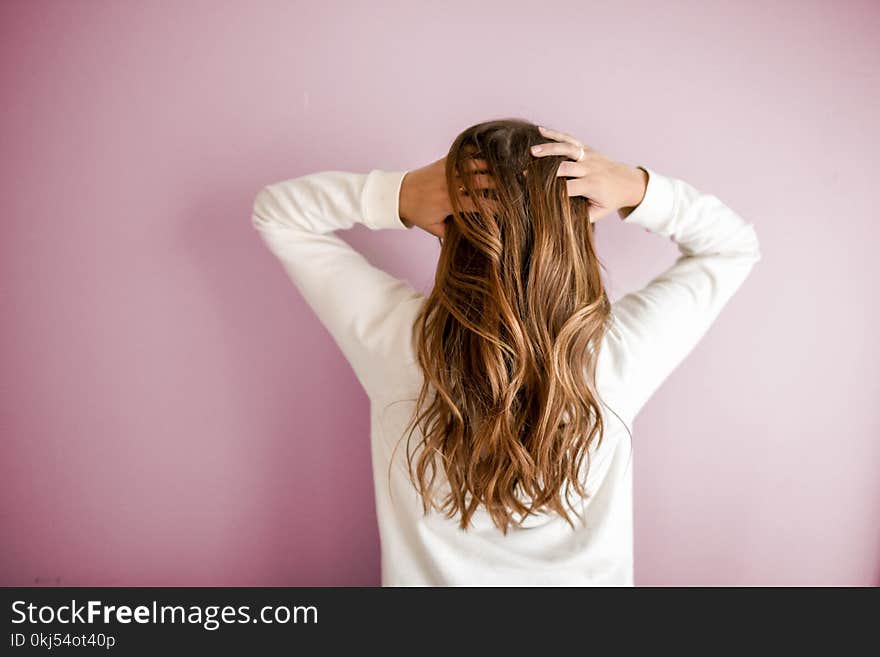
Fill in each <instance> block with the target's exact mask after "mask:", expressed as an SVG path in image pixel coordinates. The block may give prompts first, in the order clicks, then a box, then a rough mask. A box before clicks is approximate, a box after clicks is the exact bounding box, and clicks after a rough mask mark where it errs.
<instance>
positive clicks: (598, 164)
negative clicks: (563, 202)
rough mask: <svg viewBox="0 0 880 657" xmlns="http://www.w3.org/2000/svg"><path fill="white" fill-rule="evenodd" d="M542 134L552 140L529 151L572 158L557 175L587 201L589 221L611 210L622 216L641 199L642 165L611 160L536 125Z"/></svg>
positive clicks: (570, 192)
mask: <svg viewBox="0 0 880 657" xmlns="http://www.w3.org/2000/svg"><path fill="white" fill-rule="evenodd" d="M538 130H539V131H540V132H541V134H542V135H544V136H545V137H547V138H548V139H552V140H554V141H551V142H547V143H544V144H538V145H536V146H532V155H534V156H535V157H545V156H547V155H563V156H565V157H569V158H571V159H572V160H574V162H562V163H560V165H559V168H558V170H557V172H556V175H557V176H563V177H565V178H568V180H567V181H566V186H567V187H568V195H569V196H583V197H585V198H587V199H588V200H589V202H590V221H593V222H594V221H596V220H598V219H601V218H602V217H604V216H605V215H607V214H610V213H611V212H614V211H618V210H619V211H620V213H621V215H622V216H623V217H625V216H626V215H628V214H629V213H630V212H632V210H633V209H634V208H635V207H636V206H637V205H638V204H639V203H641V202H642V199H643V198H644V197H645V190H646V189H647V185H648V174H647V172H646V171H645V170H644V169H638V168H635V167H631V166H627V165H625V164H621V163H620V162H615V161H614V160H611V159H609V158H607V157H605V156H604V155H601V154H600V153H597V152H596V151H594V150H593V149H591V148H590V147H588V146H586V145H584V144H583V143H582V142H580V141H578V140H577V139H575V138H574V137H572V136H571V135H568V134H566V133H564V132H559V131H558V130H551V129H549V128H544V127H539V128H538Z"/></svg>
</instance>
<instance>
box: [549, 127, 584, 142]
mask: <svg viewBox="0 0 880 657" xmlns="http://www.w3.org/2000/svg"><path fill="white" fill-rule="evenodd" d="M538 131H539V132H540V133H541V134H542V135H544V136H545V137H549V138H550V139H555V140H556V141H563V142H567V143H569V144H574V145H575V146H578V147H580V146H583V143H581V141H580V140H578V139H576V138H575V137H572V136H571V135H570V134H568V133H567V132H561V131H559V130H553V129H551V128H545V127H544V126H542V125H539V126H538Z"/></svg>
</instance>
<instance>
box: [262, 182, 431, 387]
mask: <svg viewBox="0 0 880 657" xmlns="http://www.w3.org/2000/svg"><path fill="white" fill-rule="evenodd" d="M406 174H407V172H405V171H382V170H378V169H377V170H374V171H371V172H369V173H368V174H362V173H348V172H342V171H324V172H320V173H312V174H309V175H306V176H302V177H300V178H295V179H291V180H285V181H282V182H277V183H274V184H271V185H268V186H266V187H265V188H263V189H262V190H260V192H259V193H258V194H257V196H256V198H255V200H254V204H253V214H252V218H251V221H252V224H253V226H254V227H255V228H256V229H257V230H258V232H259V233H260V235H261V236H262V238H263V240H264V241H265V243H266V245H267V246H268V248H269V249H270V250H271V251H272V253H274V254H275V256H277V257H278V259H279V260H280V261H281V264H282V265H283V267H284V269H285V271H286V273H287V275H288V276H289V278H290V279H291V280H292V281H293V283H294V284H295V285H296V287H297V288H298V289H299V291H300V292H301V293H302V295H303V297H304V298H305V300H306V301H307V302H308V304H309V305H310V306H311V308H312V309H313V310H314V311H315V313H316V314H317V315H318V318H319V319H320V320H321V322H322V323H323V324H324V326H325V327H326V328H327V330H328V331H329V332H330V334H331V335H332V336H333V338H334V340H335V341H336V343H337V345H339V347H340V349H341V350H342V352H343V354H344V355H345V357H346V358H347V359H348V361H349V363H350V364H351V367H352V369H353V370H354V372H355V374H356V376H357V377H358V380H359V381H360V382H361V384H362V385H363V387H364V389H365V390H366V391H367V394H369V395H371V396H372V395H373V393H375V392H376V391H379V390H382V389H383V387H385V388H387V387H388V386H389V385H391V384H393V381H390V380H389V379H388V376H389V373H390V371H391V369H392V368H391V367H390V364H391V363H393V362H395V361H396V360H398V359H399V358H400V357H401V350H404V349H405V348H406V345H409V343H410V330H411V326H410V325H408V324H411V322H409V320H408V319H407V317H408V315H409V314H411V313H409V312H408V309H407V308H406V306H408V305H409V302H412V303H418V302H419V301H420V299H421V298H422V295H421V294H420V293H418V292H417V291H415V290H414V289H413V288H412V287H410V285H409V284H407V283H406V282H404V281H402V280H398V279H396V278H394V277H393V276H391V275H390V274H388V273H386V272H384V271H382V270H381V269H378V268H377V267H374V266H373V265H371V264H370V263H369V262H368V261H367V260H366V259H365V258H364V257H363V256H362V255H361V254H360V253H358V252H357V251H355V250H354V249H353V248H352V247H351V246H349V244H348V243H347V242H345V241H344V240H342V239H341V238H339V237H338V236H336V235H334V234H333V232H334V231H337V230H344V229H347V228H351V227H352V226H354V224H356V223H362V224H364V225H365V226H367V227H368V228H370V229H372V230H381V229H392V230H395V229H396V230H405V229H406V228H407V226H406V225H404V223H403V222H402V221H401V217H400V214H399V207H398V203H399V194H400V190H401V185H402V182H403V179H404V178H405V177H406Z"/></svg>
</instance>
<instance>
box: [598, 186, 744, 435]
mask: <svg viewBox="0 0 880 657" xmlns="http://www.w3.org/2000/svg"><path fill="white" fill-rule="evenodd" d="M645 171H646V172H647V173H648V185H647V189H646V191H645V196H644V199H643V200H642V202H641V203H640V204H639V205H638V207H636V208H635V209H634V210H633V211H632V212H629V213H628V214H624V213H621V215H622V218H623V221H624V223H626V224H632V225H637V226H642V227H643V228H644V229H645V230H648V231H650V232H652V233H655V234H657V235H661V236H664V237H667V238H669V239H671V240H672V241H674V242H675V243H676V245H677V246H678V250H679V254H680V255H679V257H678V258H677V259H676V261H675V263H674V264H673V265H672V266H671V267H669V268H668V269H666V270H665V271H663V272H662V273H661V274H659V275H658V276H656V277H655V278H654V279H653V280H651V281H650V282H649V283H648V284H647V285H646V286H644V287H643V288H641V289H639V290H636V291H633V292H630V293H629V294H626V295H625V296H623V297H622V298H621V299H619V300H618V301H616V302H615V303H614V304H613V305H612V313H611V314H612V324H611V328H610V330H609V333H608V335H607V337H606V345H607V348H608V349H609V354H608V356H610V357H611V361H612V368H611V369H612V371H613V372H615V374H616V376H617V377H619V380H620V383H621V384H622V385H621V388H620V394H621V400H622V401H620V402H619V403H621V404H623V406H624V408H623V409H622V410H624V412H625V413H626V414H627V415H628V416H629V417H630V419H632V418H634V417H635V416H636V414H637V413H638V412H639V411H640V410H641V408H642V407H643V406H644V404H645V402H646V401H647V400H648V399H649V398H650V397H651V395H653V393H654V392H655V391H656V390H657V388H659V386H660V384H661V383H663V381H664V380H665V379H666V378H667V377H668V376H669V374H670V373H671V372H672V371H673V370H674V369H675V368H676V367H677V366H678V365H679V364H680V363H681V361H682V360H683V359H684V358H685V356H687V355H688V354H689V353H690V352H691V350H692V349H693V348H694V347H695V346H696V344H697V343H698V342H699V341H700V339H701V338H702V337H703V335H705V333H706V331H707V330H708V329H709V327H710V326H711V325H712V323H713V322H714V321H715V319H716V318H717V317H718V314H719V313H720V312H721V309H722V308H723V307H724V305H725V304H726V303H727V301H728V300H729V299H730V298H731V296H733V294H734V293H735V292H736V291H737V290H738V289H739V287H740V286H741V285H742V283H743V282H744V281H745V279H746V277H747V276H748V274H749V273H750V272H751V270H752V268H753V267H754V265H755V263H756V262H758V261H759V260H760V259H761V252H760V244H759V242H758V237H757V234H756V232H755V228H754V226H753V225H752V224H749V223H746V222H745V221H743V219H742V218H740V217H739V216H738V215H737V214H736V213H734V212H733V211H732V210H731V209H730V208H728V207H727V206H726V205H724V203H722V202H721V201H720V200H719V199H718V198H717V197H716V196H713V195H710V194H703V193H701V192H699V191H697V190H696V189H694V188H693V187H692V186H690V185H689V184H687V183H686V182H684V181H682V180H677V179H675V178H667V177H665V176H661V175H660V174H658V173H656V172H654V171H651V170H648V169H645Z"/></svg>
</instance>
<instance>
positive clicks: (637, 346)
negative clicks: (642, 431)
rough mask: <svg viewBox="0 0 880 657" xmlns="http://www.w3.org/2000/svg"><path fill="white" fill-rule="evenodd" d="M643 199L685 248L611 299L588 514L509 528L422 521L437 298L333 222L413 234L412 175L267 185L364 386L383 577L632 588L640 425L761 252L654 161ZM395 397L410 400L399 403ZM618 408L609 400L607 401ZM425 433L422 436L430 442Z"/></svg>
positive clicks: (285, 257) (318, 307) (661, 230)
mask: <svg viewBox="0 0 880 657" xmlns="http://www.w3.org/2000/svg"><path fill="white" fill-rule="evenodd" d="M646 170H647V171H648V174H649V178H648V186H647V190H646V193H645V197H644V199H643V200H642V202H641V204H640V205H639V206H638V207H637V208H636V209H635V210H634V211H633V212H632V213H630V214H629V215H628V216H627V217H626V218H623V217H621V218H622V219H623V221H624V222H625V223H626V224H633V225H637V226H641V227H642V228H644V229H645V230H649V231H651V232H653V233H656V234H657V235H662V236H665V237H668V238H670V239H672V240H674V241H675V242H676V244H677V245H678V248H679V250H680V254H681V255H680V256H679V257H678V258H677V260H676V261H675V263H674V264H672V265H671V266H670V267H669V268H668V269H666V270H665V271H663V272H662V273H660V274H659V275H658V276H657V277H656V278H654V279H653V280H652V281H651V282H650V283H648V284H647V285H646V286H645V287H643V288H642V289H639V290H636V291H633V292H630V293H629V294H626V295H625V296H623V297H622V298H621V299H619V300H618V301H616V302H615V303H614V304H613V306H612V322H611V329H610V330H609V331H608V333H607V335H606V337H605V339H604V342H603V344H602V348H601V351H600V355H599V362H598V363H597V387H598V389H599V392H600V394H601V396H602V398H603V401H604V402H605V403H606V404H607V407H610V409H611V410H612V411H613V412H603V416H606V433H605V437H604V439H603V441H602V445H601V447H599V448H598V449H592V454H591V460H590V468H589V474H588V477H587V491H588V493H589V495H588V497H587V498H586V499H585V500H584V502H583V511H584V513H583V516H584V518H585V522H584V523H578V525H577V528H576V529H572V528H571V527H570V526H569V525H568V524H567V523H566V522H565V521H564V520H563V519H562V518H560V517H559V516H556V515H552V514H546V515H541V516H537V517H533V518H529V519H528V521H527V522H526V523H525V524H524V525H523V526H522V528H519V529H515V530H509V531H508V534H507V535H506V536H505V535H504V534H502V533H501V531H500V530H498V529H497V528H496V527H495V526H494V525H493V524H492V522H491V519H490V518H489V515H488V514H487V513H486V512H485V511H484V510H483V509H482V508H480V509H479V510H478V511H477V512H476V513H475V515H474V518H473V524H472V526H471V527H470V528H469V529H468V530H467V531H463V530H460V529H459V528H458V526H457V519H455V518H454V519H447V518H446V517H445V516H443V515H442V514H440V513H438V512H431V513H430V514H429V515H427V516H425V515H423V513H422V507H421V500H420V498H419V496H418V494H417V493H416V490H415V488H414V487H413V485H412V484H411V482H410V480H409V478H408V476H407V471H406V464H405V458H403V455H404V449H405V447H404V444H403V443H401V445H400V447H399V448H398V449H397V451H396V453H395V458H394V464H393V467H392V468H391V472H390V480H389V461H390V458H391V453H392V450H393V449H394V447H395V445H396V444H397V443H398V441H399V440H401V437H402V435H403V430H404V427H405V426H406V424H407V421H408V420H409V418H410V415H411V413H412V411H413V408H414V406H415V404H414V401H415V398H416V396H417V394H418V390H419V386H420V384H421V381H422V375H421V371H420V369H419V366H418V364H417V362H416V359H415V350H414V348H413V345H412V342H411V338H410V336H411V329H412V325H413V321H414V318H415V315H416V313H417V311H418V309H419V306H420V304H421V303H422V301H423V299H424V296H423V295H422V294H421V293H419V292H417V291H416V290H414V289H413V288H412V287H411V286H410V285H409V284H407V283H406V282H405V281H402V280H398V279H396V278H394V277H392V276H391V275H389V274H388V273H386V272H384V271H382V270H381V269H378V268H376V267H374V266H372V265H371V264H370V263H369V262H368V261H367V260H366V259H365V258H364V257H363V256H362V255H361V254H360V253H358V252H357V251H355V250H354V249H353V248H352V247H351V246H349V244H348V243H347V242H345V241H343V240H342V239H341V238H339V237H338V236H336V235H334V234H333V233H334V231H337V230H343V229H346V228H351V227H352V226H353V225H354V224H355V223H356V222H361V223H363V224H365V225H366V226H367V227H369V228H371V229H373V230H379V229H396V230H406V229H407V228H406V226H404V224H403V223H402V222H401V220H400V217H399V215H398V195H399V191H400V185H401V182H402V180H403V177H404V175H405V173H406V172H405V171H384V170H373V171H371V172H370V173H368V174H362V173H348V172H341V171H325V172H320V173H313V174H310V175H306V176H302V177H300V178H296V179H293V180H286V181H282V182H278V183H275V184H271V185H268V186H267V187H265V188H264V189H262V190H261V191H260V192H259V193H258V194H257V196H256V199H255V201H254V208H253V216H252V223H253V225H254V227H255V228H256V229H257V230H258V231H259V233H260V235H261V236H262V238H263V239H264V240H265V243H266V244H267V245H268V247H269V249H270V250H271V251H272V252H273V253H274V254H275V255H276V256H277V257H278V258H279V260H280V261H281V263H282V265H283V266H284V269H285V270H286V272H287V274H288V275H289V277H290V279H291V280H292V281H293V282H294V283H295V284H296V286H297V288H298V289H299V290H300V292H301V293H302V295H303V296H304V297H305V299H306V301H307V302H308V303H309V305H310V306H311V307H312V308H313V309H314V311H315V312H316V313H317V315H318V317H319V318H320V320H321V321H322V322H323V324H324V326H326V328H327V330H328V331H329V332H330V334H331V335H332V336H333V338H334V340H335V342H336V343H337V344H338V345H339V347H340V348H341V350H342V352H343V353H344V354H345V357H346V358H347V359H348V361H349V363H350V364H351V367H352V369H353V370H354V373H355V375H356V376H357V378H358V380H359V381H360V383H361V385H362V386H363V387H364V389H365V390H366V393H367V395H368V396H369V399H370V408H371V445H372V467H373V475H374V489H375V498H376V511H377V516H378V522H379V533H380V538H381V548H382V550H381V552H382V584H383V585H385V586H389V585H391V586H394V585H450V586H452V585H466V586H468V585H473V586H476V585H489V586H492V585H498V586H503V585H578V586H581V585H623V586H631V585H632V584H633V525H632V467H631V465H632V463H631V441H630V433H629V432H631V430H632V424H633V420H634V418H635V416H636V414H637V413H638V412H639V410H640V409H641V408H642V406H643V405H644V403H645V402H646V401H647V400H648V398H649V397H650V396H651V395H652V394H653V393H654V391H655V390H656V389H657V388H658V386H659V385H660V384H661V383H662V382H663V381H664V379H665V378H666V377H667V375H668V374H669V373H670V372H671V371H672V370H673V369H674V368H675V367H676V366H677V365H678V364H679V363H680V362H681V361H682V359H683V358H684V357H685V356H686V355H687V354H688V353H689V352H690V351H691V350H692V348H693V347H694V345H695V344H696V343H697V342H698V341H699V340H700V339H701V337H702V336H703V335H704V334H705V332H706V330H707V329H708V328H709V326H710V325H711V324H712V322H713V321H714V320H715V318H716V317H717V316H718V314H719V312H720V311H721V309H722V307H723V306H724V305H725V303H726V302H727V301H728V299H730V297H731V295H732V294H733V293H734V292H735V291H736V290H737V289H738V288H739V287H740V285H741V284H742V283H743V281H744V280H745V278H746V277H747V276H748V274H749V272H750V271H751V269H752V267H753V266H754V264H755V263H756V262H757V261H758V260H759V259H760V257H761V254H760V251H759V244H758V239H757V236H756V234H755V230H754V227H753V225H752V224H747V223H745V222H744V221H743V220H742V219H741V218H740V217H739V216H737V215H736V214H735V213H734V212H732V211H731V210H730V209H729V208H727V207H726V206H725V205H724V204H722V203H721V201H720V200H719V199H718V198H716V197H715V196H711V195H707V194H701V193H700V192H698V191H696V190H695V189H694V188H693V187H691V186H690V185H688V184H687V183H685V182H683V181H681V180H677V179H674V178H668V177H664V176H662V175H660V174H658V173H655V172H654V171H651V170H649V169H646ZM394 402H398V403H394ZM607 407H606V408H607ZM417 438H418V436H417V435H414V436H413V445H415V444H417V442H416V441H417Z"/></svg>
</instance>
